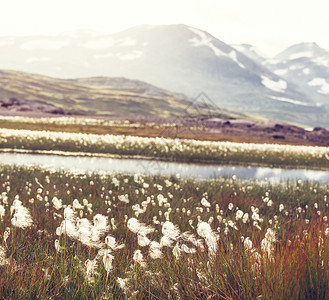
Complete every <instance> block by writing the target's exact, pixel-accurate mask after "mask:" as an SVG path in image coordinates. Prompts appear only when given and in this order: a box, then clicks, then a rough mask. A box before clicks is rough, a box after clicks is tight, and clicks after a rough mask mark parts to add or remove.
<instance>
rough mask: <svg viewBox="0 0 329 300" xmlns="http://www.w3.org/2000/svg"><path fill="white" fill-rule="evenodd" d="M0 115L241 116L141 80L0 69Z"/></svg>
mask: <svg viewBox="0 0 329 300" xmlns="http://www.w3.org/2000/svg"><path fill="white" fill-rule="evenodd" d="M0 109H1V111H2V112H5V111H8V112H31V113H33V112H36V111H40V112H45V113H53V114H63V113H66V114H68V113H69V114H88V115H108V116H120V117H129V116H134V117H136V116H148V117H149V116H152V117H173V116H195V115H198V116H200V115H211V116H218V117H224V118H235V117H239V118H241V117H242V118H243V117H244V118H245V116H244V115H242V114H234V113H232V112H229V111H227V110H226V111H225V110H221V109H219V108H217V107H215V106H212V105H211V103H205V102H202V101H200V99H199V100H193V99H189V98H188V97H186V96H184V95H182V94H175V93H172V92H169V91H166V90H164V89H160V88H158V87H155V86H153V85H150V84H148V83H146V82H142V81H137V80H129V79H125V78H110V77H93V78H79V79H58V78H52V77H47V76H42V75H35V74H30V73H24V72H17V71H4V70H3V71H0Z"/></svg>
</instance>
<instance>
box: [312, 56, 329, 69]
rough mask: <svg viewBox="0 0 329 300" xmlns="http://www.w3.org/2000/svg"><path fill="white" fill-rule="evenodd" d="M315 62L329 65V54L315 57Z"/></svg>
mask: <svg viewBox="0 0 329 300" xmlns="http://www.w3.org/2000/svg"><path fill="white" fill-rule="evenodd" d="M313 62H315V63H316V64H317V65H319V66H327V67H329V57H328V56H321V57H317V58H314V59H313Z"/></svg>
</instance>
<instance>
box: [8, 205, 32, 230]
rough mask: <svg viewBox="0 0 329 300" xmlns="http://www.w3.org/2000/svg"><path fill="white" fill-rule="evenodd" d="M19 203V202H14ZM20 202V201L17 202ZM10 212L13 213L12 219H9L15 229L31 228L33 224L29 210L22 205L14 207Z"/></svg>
mask: <svg viewBox="0 0 329 300" xmlns="http://www.w3.org/2000/svg"><path fill="white" fill-rule="evenodd" d="M15 201H19V200H15ZM15 201H14V202H15ZM19 202H20V201H19ZM10 210H11V211H12V212H14V215H13V218H12V219H11V224H12V225H13V226H15V227H19V228H22V229H25V228H28V227H31V226H32V224H33V220H32V217H31V215H30V212H29V210H28V209H27V208H26V207H24V206H22V205H17V204H16V205H14V207H13V206H12V207H11V208H10Z"/></svg>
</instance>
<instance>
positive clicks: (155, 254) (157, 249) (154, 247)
mask: <svg viewBox="0 0 329 300" xmlns="http://www.w3.org/2000/svg"><path fill="white" fill-rule="evenodd" d="M149 254H150V257H151V258H152V259H158V258H162V257H163V254H162V252H161V245H160V243H158V242H155V241H152V242H151V243H150V249H149Z"/></svg>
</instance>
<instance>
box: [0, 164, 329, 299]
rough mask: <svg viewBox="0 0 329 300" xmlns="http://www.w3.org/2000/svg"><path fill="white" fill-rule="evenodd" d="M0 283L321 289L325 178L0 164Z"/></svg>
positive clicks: (161, 295)
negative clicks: (199, 177)
mask: <svg viewBox="0 0 329 300" xmlns="http://www.w3.org/2000/svg"><path fill="white" fill-rule="evenodd" d="M0 188H1V191H0V192H1V197H0V204H1V205H0V216H1V221H0V232H1V235H2V238H1V246H0V274H1V276H0V294H1V295H2V296H3V297H5V298H11V299H23V298H33V299H35V298H37V297H39V298H62V299H63V298H70V299H78V298H82V299H118V298H119V299H125V298H127V299H145V298H147V299H256V298H259V299H295V298H300V299H326V298H328V287H329V281H328V279H329V277H328V276H329V268H328V263H329V260H328V255H329V238H328V234H329V225H328V220H327V219H328V217H327V216H328V203H327V201H328V200H327V196H328V192H329V187H328V186H327V185H326V186H321V185H319V184H317V183H308V182H301V181H298V182H297V183H287V184H281V185H270V184H265V185H264V184H263V185H261V184H258V183H250V182H243V181H238V180H235V179H234V178H233V179H223V178H221V179H216V180H211V181H205V182H196V181H192V180H181V179H179V178H176V177H171V178H162V177H144V176H139V175H134V176H132V175H120V174H112V175H102V174H71V173H64V172H51V171H47V170H42V169H32V168H17V167H16V168H14V167H8V166H2V167H1V169H0Z"/></svg>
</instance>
